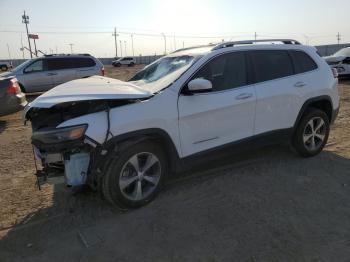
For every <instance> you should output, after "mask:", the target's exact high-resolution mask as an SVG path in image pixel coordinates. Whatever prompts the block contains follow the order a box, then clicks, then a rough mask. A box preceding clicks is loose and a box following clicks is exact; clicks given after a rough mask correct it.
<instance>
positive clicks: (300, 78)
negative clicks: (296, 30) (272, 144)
mask: <svg viewBox="0 0 350 262" xmlns="http://www.w3.org/2000/svg"><path fill="white" fill-rule="evenodd" d="M291 52H294V51H291ZM293 54H294V53H293ZM250 55H251V58H252V62H253V66H254V69H255V70H254V72H255V82H256V84H255V90H256V96H257V104H256V117H255V128H254V134H262V133H266V132H269V131H274V130H281V129H287V128H291V127H292V126H293V125H294V122H295V120H296V118H297V115H298V113H299V110H300V108H301V107H302V104H303V102H304V100H305V96H307V93H308V92H310V90H311V83H312V81H311V79H310V76H309V75H308V74H307V73H304V74H303V73H300V72H297V71H296V68H295V66H294V63H293V61H294V60H293V57H292V55H291V53H290V52H289V51H287V50H257V51H251V52H250Z"/></svg>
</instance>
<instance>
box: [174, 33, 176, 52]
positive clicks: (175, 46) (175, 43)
mask: <svg viewBox="0 0 350 262" xmlns="http://www.w3.org/2000/svg"><path fill="white" fill-rule="evenodd" d="M174 50H176V37H175V33H174Z"/></svg>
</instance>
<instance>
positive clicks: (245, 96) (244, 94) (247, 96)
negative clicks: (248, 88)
mask: <svg viewBox="0 0 350 262" xmlns="http://www.w3.org/2000/svg"><path fill="white" fill-rule="evenodd" d="M252 96H253V94H251V93H243V94H240V95H238V96H236V99H237V100H243V99H248V98H250V97H252Z"/></svg>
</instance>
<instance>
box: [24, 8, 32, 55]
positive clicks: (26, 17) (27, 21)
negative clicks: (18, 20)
mask: <svg viewBox="0 0 350 262" xmlns="http://www.w3.org/2000/svg"><path fill="white" fill-rule="evenodd" d="M22 23H23V24H26V30H27V38H28V45H29V53H30V58H33V54H32V47H31V45H30V39H29V32H28V24H29V16H27V15H26V11H23V15H22Z"/></svg>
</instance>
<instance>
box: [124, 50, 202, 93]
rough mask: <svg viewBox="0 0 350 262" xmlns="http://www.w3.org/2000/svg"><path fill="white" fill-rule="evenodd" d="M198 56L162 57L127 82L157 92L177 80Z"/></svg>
mask: <svg viewBox="0 0 350 262" xmlns="http://www.w3.org/2000/svg"><path fill="white" fill-rule="evenodd" d="M199 58H200V56H197V57H194V56H190V55H182V56H175V57H168V56H167V57H163V58H160V59H158V60H157V61H155V62H153V63H152V64H150V65H148V66H146V67H145V68H144V69H143V70H141V71H140V72H138V73H137V74H136V75H135V76H133V77H132V78H131V79H130V80H129V81H130V82H133V83H134V84H136V85H142V86H143V87H147V85H148V84H150V83H152V85H150V86H149V88H150V89H152V90H154V91H157V90H160V89H163V88H165V87H167V86H168V85H170V84H171V83H173V82H174V81H175V80H176V79H177V78H179V77H180V76H181V75H182V74H183V73H184V72H185V71H186V70H187V69H188V68H189V67H190V66H191V65H192V64H193V63H194V62H195V61H197V60H198V59H199Z"/></svg>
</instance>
